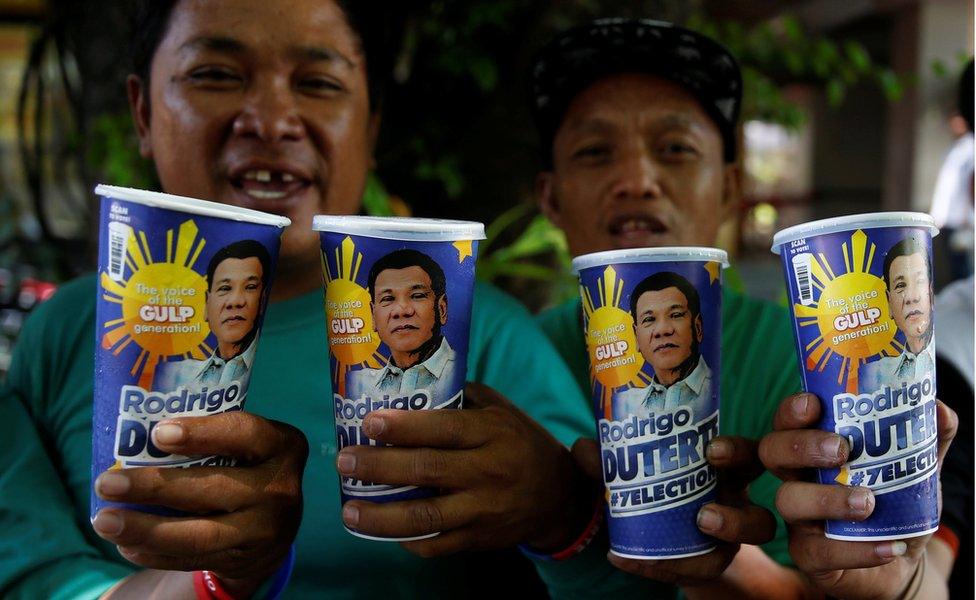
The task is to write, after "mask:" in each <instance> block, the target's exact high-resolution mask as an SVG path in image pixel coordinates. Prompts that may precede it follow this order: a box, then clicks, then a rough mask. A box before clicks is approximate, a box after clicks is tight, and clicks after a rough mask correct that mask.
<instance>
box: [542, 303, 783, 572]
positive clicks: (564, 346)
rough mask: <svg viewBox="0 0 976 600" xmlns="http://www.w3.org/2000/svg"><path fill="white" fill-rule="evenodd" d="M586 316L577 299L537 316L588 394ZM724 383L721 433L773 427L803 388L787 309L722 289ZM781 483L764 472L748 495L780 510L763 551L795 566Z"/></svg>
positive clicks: (756, 432)
mask: <svg viewBox="0 0 976 600" xmlns="http://www.w3.org/2000/svg"><path fill="white" fill-rule="evenodd" d="M582 318H583V317H582V308H581V305H580V300H579V299H578V298H576V299H573V300H571V301H569V302H566V303H564V304H561V305H559V306H556V307H554V308H551V309H549V310H547V311H545V312H543V313H541V314H539V315H538V317H536V319H537V320H538V322H539V325H541V326H542V330H543V331H545V332H546V335H548V336H549V339H550V340H551V341H552V343H553V345H554V346H555V347H556V350H557V351H558V352H559V354H560V355H562V357H563V360H564V361H565V362H566V364H567V365H569V368H570V370H571V371H572V372H573V374H574V375H575V376H576V383H577V385H579V387H580V390H581V391H582V392H583V393H584V394H586V397H587V398H589V397H591V391H590V379H589V372H590V365H589V358H588V357H587V354H586V342H585V341H584V336H583V323H582ZM720 384H721V398H720V404H719V411H720V412H719V415H720V423H721V425H720V427H721V431H720V433H723V434H726V435H741V436H744V437H748V438H752V439H759V438H760V437H762V436H763V435H764V434H766V433H768V432H769V431H770V429H771V428H772V423H773V414H774V413H775V412H776V407H777V406H778V405H779V403H780V401H781V400H782V399H783V398H785V397H786V396H789V395H790V394H795V393H797V392H799V391H800V372H799V369H798V367H797V365H796V351H795V349H794V346H793V332H792V331H791V330H790V317H789V315H788V314H787V312H786V310H785V309H782V308H780V307H777V306H775V305H773V304H770V303H768V302H762V301H759V300H754V299H752V298H748V297H746V296H744V295H742V294H739V293H736V292H732V291H729V290H725V291H724V293H723V294H722V371H721V379H720ZM590 406H591V403H590V402H587V407H588V408H589V407H590ZM779 484H780V482H779V480H778V479H777V478H776V477H774V476H773V475H772V474H771V473H763V475H762V476H761V477H759V478H758V479H757V480H756V481H754V482H753V483H752V485H751V486H750V487H749V495H750V496H751V497H752V500H753V502H755V503H756V504H759V505H761V506H764V507H766V508H768V509H769V510H771V511H772V512H773V514H775V515H776V538H775V539H774V540H773V541H771V542H769V543H768V544H765V545H763V550H765V551H766V553H767V554H768V555H769V556H770V557H772V558H773V560H775V561H776V562H778V563H780V564H784V565H792V564H793V563H792V559H791V558H790V554H789V550H788V545H787V537H786V527H785V525H784V523H783V520H782V518H780V516H779V515H778V513H776V510H775V507H774V502H775V499H776V490H777V489H778V488H779Z"/></svg>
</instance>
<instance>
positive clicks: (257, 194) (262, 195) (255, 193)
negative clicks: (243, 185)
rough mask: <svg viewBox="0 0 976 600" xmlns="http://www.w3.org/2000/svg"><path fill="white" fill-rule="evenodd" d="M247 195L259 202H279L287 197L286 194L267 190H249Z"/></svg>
mask: <svg viewBox="0 0 976 600" xmlns="http://www.w3.org/2000/svg"><path fill="white" fill-rule="evenodd" d="M247 193H248V194H249V195H250V196H251V197H253V198H257V199H259V200H278V199H281V198H284V197H285V196H286V195H287V194H286V193H285V192H271V191H265V190H247Z"/></svg>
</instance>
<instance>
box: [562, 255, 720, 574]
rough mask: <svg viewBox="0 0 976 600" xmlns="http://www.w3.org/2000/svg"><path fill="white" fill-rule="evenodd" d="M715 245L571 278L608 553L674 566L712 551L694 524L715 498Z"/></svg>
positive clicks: (607, 261) (589, 261) (613, 263)
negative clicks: (586, 367) (579, 313)
mask: <svg viewBox="0 0 976 600" xmlns="http://www.w3.org/2000/svg"><path fill="white" fill-rule="evenodd" d="M727 265H728V256H727V255H726V253H725V252H724V251H722V250H717V249H714V248H646V249H633V250H612V251H609V252H598V253H595V254H587V255H584V256H580V257H578V258H576V259H574V260H573V268H574V270H575V271H576V272H577V273H579V278H580V294H581V295H582V301H583V322H584V327H583V328H584V332H585V335H586V347H587V352H588V354H589V357H590V381H591V382H592V384H593V408H594V411H595V415H596V419H597V435H598V436H599V438H600V451H601V454H602V462H603V478H604V482H605V484H606V500H607V523H608V528H609V533H610V551H611V552H613V553H614V554H616V555H618V556H623V557H627V558H636V559H673V558H682V557H686V556H695V555H697V554H704V553H706V552H709V551H711V550H712V549H713V548H714V547H715V543H716V541H715V539H714V538H712V537H710V536H707V535H705V534H704V533H702V532H701V530H699V529H698V526H697V524H696V520H697V516H698V510H699V508H701V506H702V505H703V504H706V503H708V502H712V501H714V499H715V482H716V479H715V470H714V469H713V468H712V467H711V466H710V465H709V464H708V462H707V461H706V459H705V448H706V447H707V446H708V443H709V442H710V441H711V440H712V438H714V437H715V436H717V435H718V421H719V410H718V409H719V373H720V370H721V337H722V336H721V332H722V322H721V318H722V269H723V268H724V267H726V266H727Z"/></svg>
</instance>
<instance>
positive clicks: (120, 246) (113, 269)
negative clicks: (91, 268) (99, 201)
mask: <svg viewBox="0 0 976 600" xmlns="http://www.w3.org/2000/svg"><path fill="white" fill-rule="evenodd" d="M130 235H132V228H131V227H129V226H128V225H126V224H125V223H119V222H118V221H112V222H111V223H109V224H108V276H109V278H111V279H112V280H113V281H122V279H123V277H124V275H125V250H126V248H127V247H128V246H129V236H130Z"/></svg>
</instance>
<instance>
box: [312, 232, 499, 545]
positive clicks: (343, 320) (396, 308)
mask: <svg viewBox="0 0 976 600" xmlns="http://www.w3.org/2000/svg"><path fill="white" fill-rule="evenodd" d="M312 223H313V224H312V227H313V228H314V229H315V230H316V231H318V232H319V235H320V238H321V243H322V272H323V276H324V279H325V318H326V326H327V328H328V341H329V360H330V367H331V374H332V390H333V397H332V406H333V415H334V416H335V428H336V446H337V449H339V450H341V449H342V448H344V447H346V446H353V445H372V446H375V445H378V443H377V442H376V441H374V440H371V439H370V438H369V437H367V436H366V435H365V434H364V433H363V430H362V423H363V419H364V418H365V417H366V415H367V414H369V413H370V412H371V411H373V410H377V409H384V408H392V409H400V410H440V409H458V408H461V406H462V403H463V389H464V382H465V375H466V365H467V358H468V334H469V330H470V323H471V302H472V299H473V294H474V273H475V261H476V260H477V256H478V240H480V239H484V237H485V236H484V225H482V224H481V223H472V222H467V221H447V220H439V219H408V218H395V217H389V218H387V217H358V216H330V215H320V216H316V217H315V218H314V219H313V222H312ZM340 490H341V492H340V493H341V501H342V503H343V504H345V503H346V502H347V501H348V500H351V499H357V500H368V501H370V502H377V503H385V502H395V501H400V500H413V499H418V498H427V497H430V496H433V495H436V493H437V491H436V490H434V489H431V488H421V487H416V486H393V485H385V484H380V483H374V482H368V481H359V480H354V479H351V478H348V477H341V478H340ZM347 530H348V531H349V532H350V533H352V534H353V535H356V536H359V537H363V538H367V539H374V540H382V541H407V540H412V539H423V538H428V537H433V535H437V534H436V533H435V534H432V535H425V536H419V537H413V538H377V537H373V536H369V535H366V534H364V533H362V532H359V531H355V530H353V529H349V528H347Z"/></svg>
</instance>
